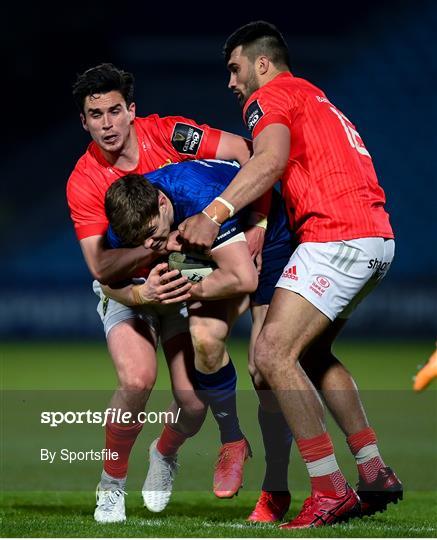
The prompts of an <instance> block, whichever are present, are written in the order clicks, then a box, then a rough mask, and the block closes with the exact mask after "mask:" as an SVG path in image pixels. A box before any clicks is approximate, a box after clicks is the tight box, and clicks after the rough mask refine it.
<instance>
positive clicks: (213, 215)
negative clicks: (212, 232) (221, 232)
mask: <svg viewBox="0 0 437 540" xmlns="http://www.w3.org/2000/svg"><path fill="white" fill-rule="evenodd" d="M202 213H203V214H205V215H206V216H208V217H209V218H210V220H211V221H213V222H214V223H215V224H216V225H218V226H220V225H221V224H222V223H224V222H225V221H226V220H227V219H229V218H231V217H232V216H233V215H234V214H235V208H234V206H233V205H232V204H231V203H230V202H228V201H226V200H225V199H223V198H222V197H216V198H215V199H214V200H213V201H212V202H211V203H210V204H208V206H207V207H206V208H204V209H203V210H202Z"/></svg>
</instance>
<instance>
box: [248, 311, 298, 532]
mask: <svg viewBox="0 0 437 540" xmlns="http://www.w3.org/2000/svg"><path fill="white" fill-rule="evenodd" d="M268 307H269V306H268V304H262V305H258V304H253V305H252V306H251V313H252V331H251V335H250V344H249V373H250V376H251V378H252V383H253V386H254V388H255V391H256V392H257V395H258V399H259V406H258V422H259V425H260V429H261V434H262V440H263V444H264V452H265V461H266V471H265V474H264V480H263V483H262V488H261V494H260V496H259V498H258V501H257V503H256V505H255V508H254V510H253V511H252V512H251V514H250V515H249V517H248V521H254V522H272V521H279V520H282V518H283V517H284V516H285V514H286V513H287V511H288V508H289V506H290V492H289V490H288V463H289V460H290V449H291V442H292V435H291V430H290V428H289V427H288V424H287V422H286V420H285V418H284V415H283V414H282V411H281V408H280V406H279V403H278V401H277V399H276V397H275V394H274V393H273V392H272V391H271V389H270V388H269V386H268V385H267V384H266V382H265V381H264V380H263V378H262V377H261V374H260V373H259V371H258V370H257V368H256V366H255V359H254V348H255V343H256V339H257V337H258V335H259V333H260V331H261V328H262V326H263V323H264V320H265V317H266V315H267V310H268Z"/></svg>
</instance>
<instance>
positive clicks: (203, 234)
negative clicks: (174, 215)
mask: <svg viewBox="0 0 437 540" xmlns="http://www.w3.org/2000/svg"><path fill="white" fill-rule="evenodd" d="M219 229H220V226H219V225H218V224H217V223H215V222H214V221H212V219H210V218H209V217H208V216H206V215H205V214H196V215H194V216H192V217H190V218H188V219H186V220H185V221H183V222H182V223H181V224H180V225H179V227H178V230H179V234H180V236H181V237H182V241H183V243H184V245H185V247H186V249H187V251H201V252H205V253H209V252H210V250H211V246H212V244H213V243H214V240H215V239H216V238H217V235H218V232H219Z"/></svg>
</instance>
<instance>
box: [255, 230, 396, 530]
mask: <svg viewBox="0 0 437 540" xmlns="http://www.w3.org/2000/svg"><path fill="white" fill-rule="evenodd" d="M393 253H394V242H393V241H386V240H384V239H382V238H367V239H358V240H353V241H347V242H333V243H326V244H317V243H308V244H302V245H301V246H299V247H298V249H297V250H296V252H295V253H294V254H293V256H292V257H291V259H290V262H289V264H288V266H287V267H286V269H285V271H284V273H283V275H282V277H281V279H280V280H279V282H278V287H281V288H284V289H286V290H288V291H289V292H290V293H291V295H292V297H291V298H290V297H288V305H287V297H286V296H284V295H281V294H280V295H277V294H276V293H275V296H274V300H273V302H272V306H271V308H273V307H274V309H273V310H272V313H269V315H268V317H267V321H266V324H265V327H264V330H263V332H264V331H265V330H266V328H267V329H268V327H269V317H270V315H272V321H273V322H274V323H278V321H279V323H281V322H282V323H283V324H282V329H285V328H286V325H285V322H286V320H287V317H288V320H289V321H290V322H291V323H295V322H296V323H297V326H296V328H297V329H298V331H299V332H302V333H301V334H300V337H298V338H296V330H295V328H293V330H292V331H291V336H290V342H289V343H288V349H287V347H286V348H285V349H284V350H283V351H281V352H282V354H283V355H284V356H285V357H286V356H287V354H291V356H292V358H294V359H295V358H302V357H303V353H305V352H306V351H307V349H308V348H309V347H310V346H314V345H315V344H316V343H317V342H319V343H320V341H319V340H320V338H321V336H322V335H323V334H324V333H325V332H326V331H327V329H328V328H329V327H330V325H331V323H330V321H333V320H335V319H336V318H337V317H338V316H339V315H340V314H341V316H346V317H347V311H348V309H353V307H354V304H356V303H357V302H359V301H360V300H361V298H362V297H364V296H365V295H366V294H367V293H368V292H370V290H372V288H374V286H375V284H377V283H378V282H379V281H380V280H381V279H382V277H384V275H385V274H386V272H387V270H388V268H389V266H390V263H391V260H392V258H393ZM375 264H376V267H375ZM284 293H285V291H284ZM293 304H294V310H293V309H292V305H293ZM293 311H294V317H293V318H292V315H293ZM311 311H312V312H313V313H312V315H311ZM308 317H309V318H308ZM302 325H303V327H302ZM276 326H278V325H276ZM280 328H281V324H279V329H280ZM305 328H306V329H305ZM287 332H288V330H287ZM275 333H276V334H279V333H280V331H279V332H278V328H275V325H272V328H271V330H270V331H269V332H267V338H268V339H267V340H266V342H267V345H268V343H269V341H272V336H271V335H269V334H273V336H274V335H275ZM305 334H307V335H305ZM261 335H262V334H261ZM299 341H300V343H299ZM293 343H294V344H297V351H293ZM261 344H262V342H261ZM262 347H263V348H264V349H263V348H262V349H261V354H264V361H263V357H262V356H261V364H264V363H265V353H266V351H267V347H266V343H264V344H262ZM257 360H258V356H257ZM335 367H336V368H337V369H334V370H333V371H332V372H331V374H332V375H333V377H334V379H335V376H339V377H340V382H341V376H345V377H346V378H345V379H344V380H343V382H345V381H346V383H348V384H353V381H352V380H351V379H348V378H347V373H345V372H344V371H339V369H338V368H339V366H338V364H337V365H336V366H335ZM293 371H294V370H293ZM280 375H283V376H284V377H285V376H286V373H285V371H284V370H283V371H282V373H280ZM301 375H302V373H299V372H298V376H297V377H296V378H294V377H295V376H296V372H293V376H292V377H291V385H290V387H291V388H294V389H295V390H296V392H293V394H295V397H290V401H291V403H294V402H296V401H297V402H299V403H300V406H301V409H300V412H301V414H302V413H303V412H304V410H305V406H309V410H310V412H311V415H310V416H309V417H308V416H306V414H307V413H305V414H303V416H302V418H303V419H304V420H303V421H302V424H301V425H300V426H297V430H296V429H295V427H294V425H293V423H295V422H296V417H295V418H293V417H292V414H293V413H292V411H291V410H288V411H287V410H286V409H285V410H284V412H285V414H286V416H287V415H288V416H289V417H288V420H289V424H290V426H291V427H292V430H293V432H294V435H295V437H296V439H297V443H298V447H299V449H300V451H301V454H302V455H303V457H304V460H305V461H306V464H307V468H308V472H309V474H310V476H311V484H312V488H313V490H312V497H310V499H308V501H307V502H306V503H305V504H304V507H303V509H302V511H301V513H300V514H299V516H298V517H297V518H296V519H294V520H293V521H292V522H290V523H289V524H286V526H285V527H286V528H297V527H308V526H320V525H322V524H326V523H333V522H336V521H339V520H340V519H341V520H343V519H344V518H346V517H348V515H349V514H350V513H351V512H355V509H356V507H357V506H358V505H356V504H354V499H355V501H356V494H355V493H354V492H353V490H351V488H350V487H349V486H347V485H345V482H344V477H343V476H342V475H341V473H340V471H339V469H338V465H337V463H336V461H335V457H334V454H333V446H332V443H331V441H330V439H329V436H328V435H327V434H326V433H322V434H321V435H319V436H317V435H315V431H314V429H315V428H316V427H317V424H316V423H315V422H314V420H317V413H319V412H320V411H321V410H322V407H321V403H318V404H317V403H316V402H313V403H312V404H311V398H309V397H308V387H306V388H305V386H303V387H302V386H299V383H302V381H303V380H304V379H302V377H301ZM276 376H278V374H277V373H276ZM267 379H268V375H267ZM271 384H272V386H273V384H274V385H276V386H277V388H278V389H279V391H280V392H279V394H278V399H280V400H281V399H283V397H281V390H284V391H285V390H286V389H287V388H286V385H285V386H284V387H283V388H281V386H280V382H279V381H274V382H273V383H271ZM278 384H279V386H278ZM302 390H305V391H304V392H302ZM313 390H314V392H315V389H314V387H313ZM351 395H353V394H351ZM313 396H314V394H313ZM356 396H357V394H356ZM285 401H286V402H287V401H288V400H285ZM290 401H289V402H288V403H289V404H290ZM286 402H285V407H287V403H286ZM281 405H282V402H281ZM338 406H339V407H340V409H341V407H344V406H347V404H345V403H341V400H340V402H339V403H338ZM356 411H358V412H357V415H358V420H357V421H358V422H359V421H360V420H359V418H360V416H361V417H362V411H360V408H359V407H358V406H357V407H356ZM294 412H295V413H296V409H295V408H294ZM314 413H316V415H314ZM340 414H346V413H345V412H344V411H341V412H338V413H337V417H339V416H340ZM322 418H323V416H319V419H322ZM355 420H356V419H355ZM361 421H362V422H367V421H366V420H365V418H364V420H363V418H361ZM322 426H323V424H322ZM350 429H353V427H352V428H350ZM342 491H343V492H344V493H342ZM337 503H338V504H337ZM321 513H322V514H324V515H325V517H324V518H322V519H321V518H320V515H321Z"/></svg>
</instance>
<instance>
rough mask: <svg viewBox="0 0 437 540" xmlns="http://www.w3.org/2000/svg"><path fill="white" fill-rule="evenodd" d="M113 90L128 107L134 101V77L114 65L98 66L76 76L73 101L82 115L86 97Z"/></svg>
mask: <svg viewBox="0 0 437 540" xmlns="http://www.w3.org/2000/svg"><path fill="white" fill-rule="evenodd" d="M113 90H115V91H118V92H120V94H121V95H122V96H123V98H124V100H125V101H126V105H127V106H128V107H129V105H130V104H131V103H132V101H133V99H134V76H133V75H132V73H129V72H127V71H123V70H121V69H118V68H116V67H115V66H114V64H109V63H106V64H99V65H98V66H95V67H92V68H90V69H87V70H86V71H85V72H84V73H82V74H81V75H78V76H77V79H76V82H75V83H74V84H73V99H74V102H75V103H76V106H77V108H78V109H79V111H80V112H81V113H83V112H84V104H85V98H86V97H87V96H92V95H94V94H106V93H107V92H112V91H113Z"/></svg>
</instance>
